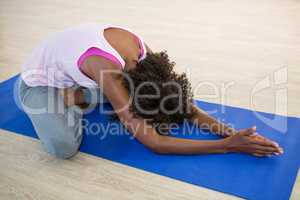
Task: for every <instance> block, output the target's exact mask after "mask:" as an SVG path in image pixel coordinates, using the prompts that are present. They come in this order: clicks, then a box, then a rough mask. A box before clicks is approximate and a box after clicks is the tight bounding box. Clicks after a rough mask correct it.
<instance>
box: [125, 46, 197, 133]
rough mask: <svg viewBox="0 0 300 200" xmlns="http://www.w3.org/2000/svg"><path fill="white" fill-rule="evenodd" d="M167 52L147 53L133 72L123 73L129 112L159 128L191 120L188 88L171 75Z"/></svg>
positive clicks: (183, 76) (180, 78)
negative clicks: (130, 100)
mask: <svg viewBox="0 0 300 200" xmlns="http://www.w3.org/2000/svg"><path fill="white" fill-rule="evenodd" d="M174 65H175V62H172V61H170V59H169V57H168V54H167V52H166V51H162V52H158V53H147V56H146V58H145V59H144V60H142V61H141V62H139V63H138V64H137V66H136V67H135V68H134V69H131V70H128V71H125V72H124V73H125V74H127V75H128V76H127V78H125V79H124V81H123V83H124V86H125V87H126V88H127V89H128V91H129V95H130V96H131V97H132V102H131V105H130V111H131V112H132V113H133V114H134V116H135V117H141V118H144V119H147V122H148V123H150V124H152V125H154V126H155V127H156V128H158V131H159V132H160V133H162V131H161V130H160V129H159V127H160V125H161V124H164V126H165V125H166V124H167V126H168V125H169V124H171V123H182V122H183V121H184V120H185V119H190V118H192V117H193V115H194V113H193V112H192V109H190V105H191V103H192V97H193V95H192V92H191V84H190V82H189V81H188V79H187V77H186V74H185V73H182V74H177V73H176V72H175V71H174Z"/></svg>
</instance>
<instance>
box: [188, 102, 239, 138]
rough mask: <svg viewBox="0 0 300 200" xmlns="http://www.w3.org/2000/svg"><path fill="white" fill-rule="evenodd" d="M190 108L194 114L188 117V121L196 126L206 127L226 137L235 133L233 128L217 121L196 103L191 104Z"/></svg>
mask: <svg viewBox="0 0 300 200" xmlns="http://www.w3.org/2000/svg"><path fill="white" fill-rule="evenodd" d="M192 109H193V112H194V113H195V115H194V116H193V118H191V119H190V121H191V122H192V123H193V124H195V125H197V126H198V127H200V128H203V129H208V130H210V131H211V132H213V133H215V134H217V135H221V136H223V137H228V136H231V135H233V134H235V133H237V131H236V130H235V129H234V128H232V127H230V126H228V125H226V124H224V123H222V122H220V121H218V120H217V119H215V118H214V117H212V116H210V115H209V114H207V113H206V112H205V111H204V110H201V109H200V108H198V107H197V106H196V105H194V104H193V105H192Z"/></svg>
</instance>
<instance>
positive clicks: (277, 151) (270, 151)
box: [252, 144, 283, 155]
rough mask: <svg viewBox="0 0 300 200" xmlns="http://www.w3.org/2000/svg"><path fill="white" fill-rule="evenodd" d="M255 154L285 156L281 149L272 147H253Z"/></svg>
mask: <svg viewBox="0 0 300 200" xmlns="http://www.w3.org/2000/svg"><path fill="white" fill-rule="evenodd" d="M252 148H253V150H254V153H266V154H275V155H279V154H283V150H282V149H281V148H275V147H270V146H261V145H256V144H255V145H252Z"/></svg>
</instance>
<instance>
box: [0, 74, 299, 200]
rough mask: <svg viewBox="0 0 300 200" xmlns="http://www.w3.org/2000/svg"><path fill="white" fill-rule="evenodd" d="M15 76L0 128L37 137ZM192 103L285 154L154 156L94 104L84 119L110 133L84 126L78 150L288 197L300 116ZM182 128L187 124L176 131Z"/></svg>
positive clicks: (1, 87) (250, 195) (183, 177)
mask: <svg viewBox="0 0 300 200" xmlns="http://www.w3.org/2000/svg"><path fill="white" fill-rule="evenodd" d="M17 78H18V76H15V77H13V78H11V79H9V80H7V81H5V82H2V83H1V84H0V95H1V98H0V105H1V107H0V128H2V129H6V130H9V131H12V132H16V133H19V134H22V135H26V136H30V137H34V138H37V135H36V133H35V131H34V129H33V127H32V124H31V122H30V120H29V118H28V117H27V116H26V114H25V113H23V112H22V111H21V110H19V109H18V107H17V106H16V104H15V101H14V98H13V86H14V83H15V81H16V80H17ZM197 104H198V105H199V106H200V107H201V108H202V109H204V110H206V111H215V112H214V114H213V115H214V116H215V117H217V118H219V119H220V120H223V119H226V122H227V123H231V124H234V125H235V127H236V128H247V127H250V126H252V125H256V126H257V129H258V132H260V133H261V134H262V135H264V136H266V137H269V138H270V139H273V140H275V141H277V142H278V143H279V144H280V145H281V146H282V147H283V148H284V150H285V153H284V155H282V156H279V157H268V158H256V157H253V156H250V155H245V154H234V153H232V154H224V155H221V154H216V155H196V156H180V155H170V156H168V155H157V154H154V153H152V152H151V151H149V150H148V149H147V148H145V147H144V146H143V145H142V144H140V143H139V142H138V141H137V140H135V139H132V138H131V135H130V134H129V133H128V132H127V131H126V130H125V129H124V128H123V129H122V131H118V132H116V130H117V129H116V127H117V126H119V128H122V125H120V124H119V123H117V122H114V121H112V120H111V118H109V117H108V116H105V115H103V114H101V113H100V112H99V109H98V108H99V107H98V108H96V109H95V110H94V111H93V112H92V113H90V114H88V115H85V116H84V117H85V118H86V119H88V120H89V122H90V123H92V122H94V123H97V124H99V125H101V126H100V127H107V126H106V125H109V124H110V125H111V129H109V130H111V131H110V132H109V134H108V135H106V136H105V137H104V135H103V134H101V133H100V134H97V135H95V134H92V133H90V132H89V131H88V130H87V129H85V134H84V138H83V142H82V145H81V147H80V151H82V152H85V153H88V154H92V155H95V156H99V157H103V158H106V159H109V160H112V161H115V162H119V163H122V164H125V165H129V166H132V167H136V168H139V169H142V170H145V171H149V172H153V173H156V174H160V175H163V176H167V177H171V178H174V179H177V180H180V181H184V182H187V183H191V184H194V185H199V186H204V187H207V188H211V189H214V190H218V191H221V192H225V193H229V194H233V195H236V196H240V197H243V198H246V199H255V200H257V199H258V200H259V199H261V200H267V199H272V200H273V199H289V196H290V194H291V190H292V188H293V184H294V182H295V179H296V175H297V172H298V169H299V164H300V156H299V155H300V148H299V146H300V134H299V130H300V119H298V118H294V117H284V116H278V115H273V114H268V113H262V112H258V113H256V114H255V112H252V111H250V110H246V109H241V108H235V107H230V106H222V105H218V104H213V103H207V102H202V101H197ZM104 109H111V106H110V105H109V104H105V105H104ZM257 115H259V116H260V117H258V116H257ZM259 118H260V119H259ZM261 118H264V120H261ZM266 120H272V121H273V123H269V124H272V127H270V126H269V125H266V124H265V123H264V122H263V121H266ZM285 126H286V127H285ZM90 128H93V127H90ZM183 128H186V127H181V129H180V130H183ZM285 128H286V130H284V129H285ZM180 130H177V131H173V132H172V134H173V135H176V137H185V138H194V139H210V140H211V139H218V137H217V136H215V135H212V134H208V133H207V132H204V131H201V130H199V129H194V130H193V131H192V133H187V132H186V133H182V132H181V131H180ZM282 131H283V132H284V133H282ZM103 138H104V139H103ZM179 189H180V188H179Z"/></svg>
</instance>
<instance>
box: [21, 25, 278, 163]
mask: <svg viewBox="0 0 300 200" xmlns="http://www.w3.org/2000/svg"><path fill="white" fill-rule="evenodd" d="M173 67H174V63H173V62H170V61H169V58H168V56H167V54H166V53H165V52H160V53H153V52H152V51H151V50H150V49H149V47H148V46H147V45H146V44H145V43H144V42H143V40H142V38H140V37H139V36H137V35H136V34H134V33H133V32H131V31H129V30H128V29H125V28H122V27H118V26H111V25H99V24H87V25H82V26H79V27H75V28H71V29H67V30H65V31H63V32H59V33H57V34H54V35H52V36H50V37H49V38H48V39H47V40H45V41H44V42H42V43H41V44H40V45H39V46H38V47H37V48H36V49H35V50H34V51H33V53H32V54H31V56H30V57H29V58H28V59H27V60H26V62H25V64H24V66H23V72H22V75H21V77H22V78H21V81H20V92H19V96H20V100H21V102H22V106H23V108H24V110H25V112H26V113H27V114H28V116H29V118H30V119H31V121H32V123H33V125H34V128H35V130H36V132H37V135H38V137H39V138H40V140H41V142H42V144H43V146H44V148H45V149H46V150H47V151H48V152H49V153H51V154H53V155H55V156H57V157H59V158H63V159H65V158H69V157H71V156H73V155H74V154H75V153H76V152H77V151H78V148H79V146H80V143H81V139H82V127H81V123H80V122H81V121H80V119H81V117H82V111H81V109H80V107H79V106H80V105H82V104H93V103H103V102H106V101H109V102H110V103H111V104H112V106H113V108H114V110H115V112H116V114H117V116H118V118H119V119H120V121H121V122H122V123H123V124H124V125H125V126H126V128H127V129H128V130H129V131H130V132H131V133H132V134H134V136H135V138H136V139H137V140H139V141H140V142H141V143H143V144H144V145H145V146H146V147H148V148H149V149H151V150H152V151H154V152H156V153H162V154H206V153H226V152H242V153H249V154H252V155H255V156H270V155H272V154H276V155H279V154H281V153H283V151H282V149H281V148H280V147H279V146H278V144H277V143H275V142H273V141H270V140H268V139H266V138H264V137H262V136H260V135H258V134H257V133H256V130H255V127H252V128H249V129H245V130H240V131H236V130H234V129H233V128H231V127H229V126H226V125H225V124H222V123H220V122H218V121H217V120H216V119H214V118H213V117H211V116H209V115H208V114H206V113H205V112H203V111H202V110H200V109H199V108H197V107H196V106H195V105H193V102H192V94H191V88H190V84H189V82H188V80H187V78H186V76H185V75H184V74H181V75H180V74H176V73H175V72H174V71H173ZM184 120H189V121H192V122H193V123H194V124H196V125H199V127H204V128H208V129H209V130H210V131H212V132H214V133H216V134H219V135H222V136H224V139H220V140H214V141H201V140H190V139H180V138H175V137H170V136H167V135H164V134H158V133H159V132H160V133H165V131H167V130H168V127H169V126H170V125H171V124H172V123H180V122H183V121H184Z"/></svg>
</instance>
